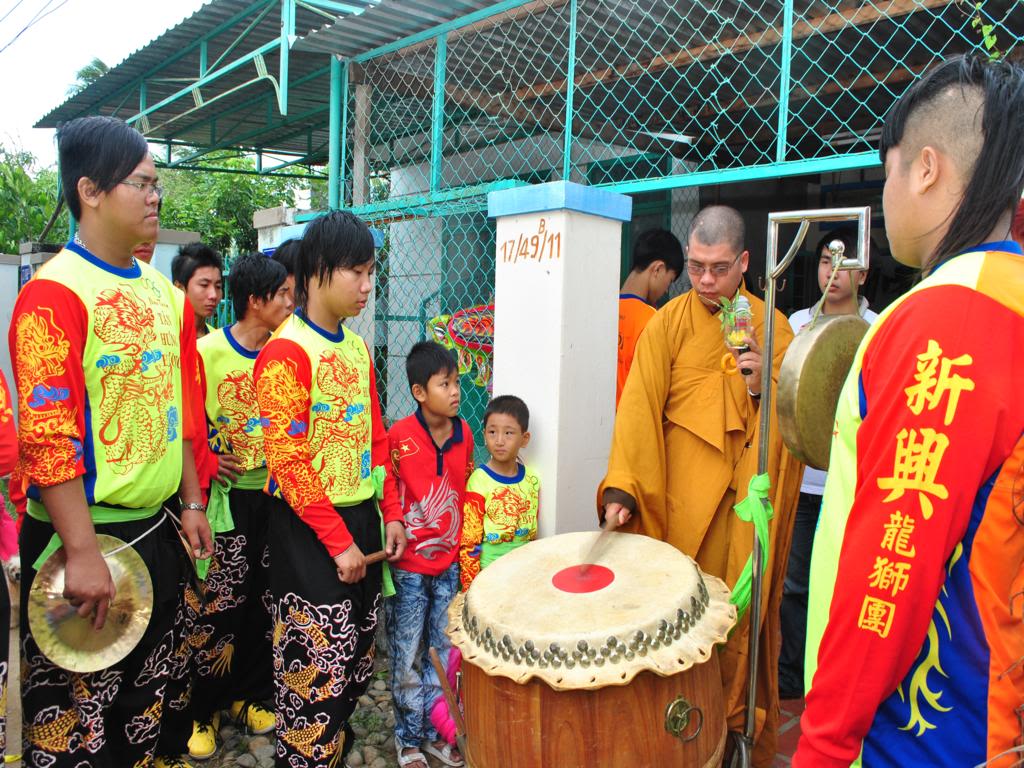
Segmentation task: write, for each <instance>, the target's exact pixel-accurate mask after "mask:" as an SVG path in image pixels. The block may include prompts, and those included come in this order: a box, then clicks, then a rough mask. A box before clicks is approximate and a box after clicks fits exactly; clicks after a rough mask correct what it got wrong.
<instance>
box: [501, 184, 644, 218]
mask: <svg viewBox="0 0 1024 768" xmlns="http://www.w3.org/2000/svg"><path fill="white" fill-rule="evenodd" d="M560 210H568V211H578V212H580V213H586V214H589V215H591V216H600V217H602V218H605V219H614V220H615V221H629V220H630V219H632V218H633V198H631V197H630V196H629V195H620V194H618V193H616V192H609V191H608V190H606V189H601V188H600V187H588V186H585V185H583V184H576V183H575V182H572V181H550V182H548V183H546V184H532V185H530V186H528V187H513V188H512V189H500V190H495V191H494V192H489V193H488V194H487V215H488V216H491V217H493V218H500V217H502V216H517V215H520V214H524V213H541V212H543V211H560Z"/></svg>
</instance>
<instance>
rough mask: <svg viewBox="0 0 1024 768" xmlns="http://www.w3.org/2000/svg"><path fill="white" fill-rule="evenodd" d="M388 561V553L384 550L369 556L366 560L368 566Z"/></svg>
mask: <svg viewBox="0 0 1024 768" xmlns="http://www.w3.org/2000/svg"><path fill="white" fill-rule="evenodd" d="M387 559H388V553H387V552H385V551H384V550H383V549H382V550H381V551H380V552H374V553H373V554H372V555H367V556H366V558H365V560H366V564H367V565H373V564H374V563H379V562H381V561H382V560H387Z"/></svg>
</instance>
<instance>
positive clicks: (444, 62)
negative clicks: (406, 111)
mask: <svg viewBox="0 0 1024 768" xmlns="http://www.w3.org/2000/svg"><path fill="white" fill-rule="evenodd" d="M447 66H448V35H447V34H446V33H444V32H442V33H441V34H440V35H438V36H437V42H436V43H435V46H434V104H433V110H432V113H431V131H430V191H431V192H437V191H438V190H439V189H441V175H442V171H443V168H442V164H443V162H444V81H445V73H446V70H447Z"/></svg>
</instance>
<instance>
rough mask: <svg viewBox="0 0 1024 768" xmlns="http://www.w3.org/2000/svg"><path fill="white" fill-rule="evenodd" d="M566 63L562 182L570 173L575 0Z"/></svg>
mask: <svg viewBox="0 0 1024 768" xmlns="http://www.w3.org/2000/svg"><path fill="white" fill-rule="evenodd" d="M567 58H568V61H567V62H566V67H565V70H566V88H565V130H564V132H563V133H564V136H563V138H564V143H563V147H562V180H563V181H569V174H570V173H571V172H572V121H573V117H574V112H573V99H574V98H575V95H576V0H570V3H569V52H568V56H567Z"/></svg>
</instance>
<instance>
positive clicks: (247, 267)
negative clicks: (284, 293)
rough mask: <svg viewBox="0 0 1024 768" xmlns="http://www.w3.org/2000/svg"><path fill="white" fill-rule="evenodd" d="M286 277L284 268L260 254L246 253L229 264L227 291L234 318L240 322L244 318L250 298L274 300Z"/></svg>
mask: <svg viewBox="0 0 1024 768" xmlns="http://www.w3.org/2000/svg"><path fill="white" fill-rule="evenodd" d="M287 277H288V273H287V272H286V271H285V269H284V267H282V266H281V265H280V264H278V263H277V262H276V261H274V260H273V259H271V258H270V257H268V256H264V255H263V254H262V253H247V254H245V255H244V256H239V257H238V258H237V259H235V260H234V261H233V262H231V272H230V273H229V274H228V289H229V291H230V293H231V304H232V306H234V308H235V318H236V319H238V320H241V319H243V318H244V317H245V315H246V312H248V310H249V297H250V296H251V297H253V298H254V299H266V300H267V301H269V300H270V299H272V298H274V294H275V293H277V289H278V288H280V287H281V285H282V284H283V283H284V281H285V279H286V278H287Z"/></svg>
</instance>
